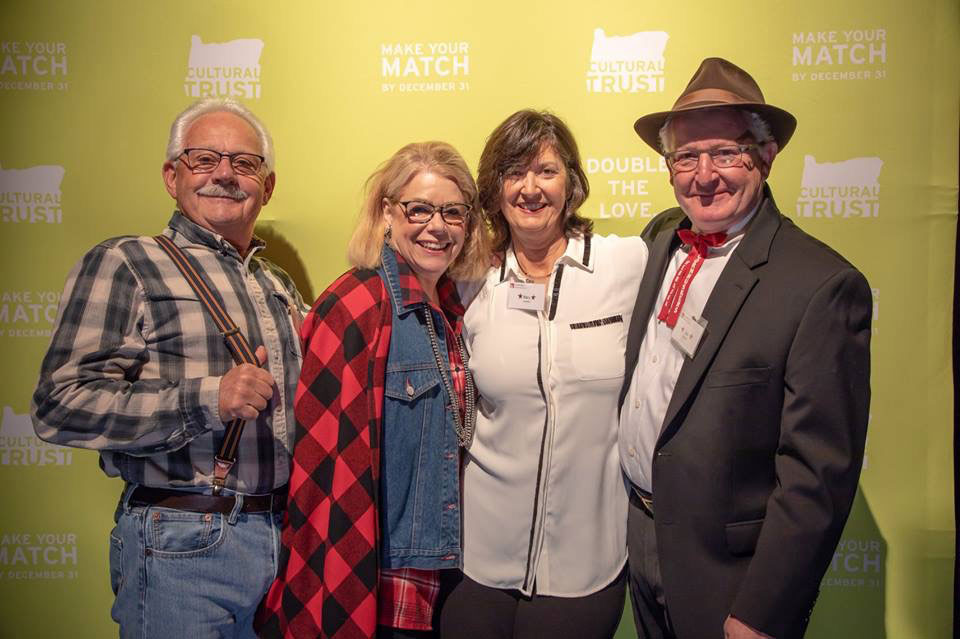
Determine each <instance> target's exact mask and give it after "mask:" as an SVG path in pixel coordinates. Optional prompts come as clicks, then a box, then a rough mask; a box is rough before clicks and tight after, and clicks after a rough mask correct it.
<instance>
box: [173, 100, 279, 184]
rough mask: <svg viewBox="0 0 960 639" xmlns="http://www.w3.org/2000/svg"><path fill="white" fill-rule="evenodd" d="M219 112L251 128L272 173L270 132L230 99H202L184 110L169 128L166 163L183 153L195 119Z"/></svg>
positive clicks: (244, 108) (248, 111)
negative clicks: (238, 119)
mask: <svg viewBox="0 0 960 639" xmlns="http://www.w3.org/2000/svg"><path fill="white" fill-rule="evenodd" d="M220 112H227V113H233V114H234V115H236V116H238V117H240V118H243V120H244V121H246V122H247V123H248V124H250V126H252V127H253V130H254V131H256V133H257V138H258V139H259V140H260V154H261V155H263V157H264V164H266V166H267V172H272V171H273V167H274V164H273V138H271V137H270V132H269V131H267V127H266V126H264V124H263V122H261V121H260V119H259V118H257V116H255V115H254V114H253V112H252V111H250V109H248V108H247V107H245V106H243V105H242V104H240V103H239V102H237V101H236V100H231V99H230V98H203V99H201V100H197V101H196V102H194V103H193V104H191V105H190V106H188V107H187V108H186V109H184V110H183V112H182V113H180V115H178V116H177V117H176V119H175V120H174V121H173V124H172V125H171V126H170V139H169V141H168V142H167V161H168V162H174V161H176V159H177V158H178V157H180V154H181V153H183V147H184V139H185V138H186V137H187V131H189V130H190V125H192V124H193V123H194V122H196V121H197V118H199V117H200V116H201V115H206V114H207V113H220Z"/></svg>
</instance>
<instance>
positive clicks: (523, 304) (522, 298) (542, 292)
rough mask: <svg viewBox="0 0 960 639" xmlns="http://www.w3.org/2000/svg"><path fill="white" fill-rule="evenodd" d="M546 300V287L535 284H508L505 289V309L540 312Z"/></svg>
mask: <svg viewBox="0 0 960 639" xmlns="http://www.w3.org/2000/svg"><path fill="white" fill-rule="evenodd" d="M546 299H547V287H546V285H544V284H537V283H535V282H510V283H509V288H508V289H507V308H517V309H520V310H522V311H542V310H543V309H544V308H545V302H546Z"/></svg>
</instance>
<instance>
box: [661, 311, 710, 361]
mask: <svg viewBox="0 0 960 639" xmlns="http://www.w3.org/2000/svg"><path fill="white" fill-rule="evenodd" d="M706 328H707V320H705V319H703V318H702V317H690V316H689V315H687V314H686V313H684V312H682V311H681V313H680V317H678V318H677V325H676V326H674V327H673V332H672V333H671V334H670V341H671V342H673V345H674V346H676V347H677V348H679V349H680V351H681V352H682V353H683V354H684V355H686V356H687V357H689V358H690V359H693V356H694V354H695V353H696V352H697V347H698V346H699V345H700V340H701V339H703V333H704V331H705V330H706Z"/></svg>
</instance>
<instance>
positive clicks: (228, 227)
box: [32, 100, 304, 638]
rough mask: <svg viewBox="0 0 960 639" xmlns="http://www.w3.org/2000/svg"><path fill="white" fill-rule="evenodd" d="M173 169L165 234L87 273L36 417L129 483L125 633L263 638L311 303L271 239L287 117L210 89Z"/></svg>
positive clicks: (65, 310)
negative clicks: (268, 231) (259, 627)
mask: <svg viewBox="0 0 960 639" xmlns="http://www.w3.org/2000/svg"><path fill="white" fill-rule="evenodd" d="M163 180H164V184H165V186H166V189H167V192H169V193H170V195H171V196H172V197H173V198H174V199H175V200H176V202H177V211H176V212H174V214H173V217H172V218H171V219H170V222H169V224H168V226H167V228H166V229H165V230H164V231H163V234H162V235H161V236H157V237H156V238H153V237H133V236H126V237H117V238H113V239H109V240H106V241H104V242H101V243H100V244H98V245H97V246H95V247H94V248H93V249H91V250H90V251H89V252H88V253H87V254H86V255H85V256H84V257H83V259H82V260H81V261H80V262H79V263H78V264H77V266H75V267H74V269H73V271H72V272H71V273H70V276H69V278H68V280H67V284H66V288H65V289H64V292H63V296H62V300H63V301H62V303H61V308H60V312H59V314H58V318H57V323H56V327H55V330H54V335H53V339H52V343H51V345H50V349H49V351H48V352H47V355H46V357H45V358H44V361H43V366H42V369H41V372H40V381H39V383H38V385H37V390H36V393H35V394H34V398H33V406H32V415H33V420H34V426H35V428H36V431H37V434H38V436H40V437H41V438H43V439H45V440H47V441H50V442H54V443H57V444H61V445H65V446H76V447H80V448H88V449H92V450H97V451H99V452H100V465H101V467H102V468H103V470H104V472H105V473H106V474H107V475H109V476H119V477H121V478H122V479H123V480H124V482H125V487H124V490H123V493H122V495H121V498H120V502H119V504H118V506H117V510H116V514H115V521H116V526H115V527H114V529H113V531H112V532H111V534H110V577H111V582H112V586H113V590H114V594H115V595H116V600H115V602H114V604H113V608H112V611H111V613H112V616H113V619H114V620H115V621H116V622H117V623H118V624H120V636H121V637H164V638H167V637H200V636H218V637H253V636H254V634H253V629H252V618H253V614H254V612H255V610H256V607H257V604H258V603H259V601H260V599H261V597H262V596H263V594H264V593H265V591H266V589H267V586H268V585H269V584H270V582H271V581H272V580H273V578H274V575H275V572H276V565H277V549H278V548H279V526H280V523H281V515H282V509H283V507H284V506H285V504H286V497H285V495H286V486H287V481H288V478H289V467H290V465H289V451H290V449H291V447H292V442H293V436H294V421H293V395H294V391H295V389H296V383H297V378H298V375H299V370H300V359H301V355H300V345H299V344H300V342H299V338H298V331H299V321H300V317H301V312H302V311H303V310H304V306H303V301H302V300H301V298H300V295H299V294H298V293H297V290H296V288H295V286H294V284H293V282H292V281H291V280H290V278H289V276H287V274H286V273H284V272H283V271H282V270H280V269H279V268H277V267H276V266H275V265H273V264H271V263H270V262H269V261H267V260H265V259H263V258H261V257H258V256H257V252H258V251H259V250H261V249H262V248H263V246H264V245H263V242H262V241H260V240H259V239H257V238H256V237H254V235H253V228H254V224H255V223H256V220H257V215H258V214H259V213H260V209H261V207H263V206H264V205H265V204H267V203H268V202H269V201H270V196H271V195H272V194H273V188H274V184H275V182H276V176H275V174H274V172H273V148H272V142H271V139H270V134H269V133H268V132H267V130H266V128H265V127H264V126H263V124H262V123H261V122H260V121H259V120H258V119H257V118H256V117H255V116H254V115H253V114H252V113H251V112H250V111H249V110H247V109H246V108H245V107H243V106H242V105H240V104H238V103H236V102H233V101H229V100H203V101H200V102H198V103H196V104H194V105H192V106H191V107H189V108H188V109H187V110H186V111H184V112H183V113H181V114H180V115H179V116H178V117H177V118H176V120H175V121H174V123H173V126H172V128H171V131H170V141H169V144H168V147H167V158H166V162H165V163H164V164H163ZM164 247H166V248H164ZM178 261H179V262H180V263H181V264H182V265H183V266H185V267H186V269H187V272H189V271H191V270H192V271H193V272H195V273H196V274H197V275H198V278H199V280H200V285H199V287H197V288H195V287H194V286H192V285H191V284H190V283H189V282H188V280H187V278H186V273H185V272H183V271H182V269H181V268H180V267H178V265H177V262H178ZM204 287H205V288H206V289H207V290H209V291H210V293H211V295H210V298H211V301H210V303H209V308H208V307H207V306H205V305H204V304H203V303H202V302H201V299H202V297H203V296H202V294H198V292H197V291H198V290H199V291H202V290H203V289H204ZM211 308H212V309H214V310H215V311H216V312H217V313H225V314H226V315H228V316H229V317H230V318H232V321H233V323H235V324H236V328H235V330H231V329H230V327H229V323H228V324H227V326H226V327H225V326H224V325H222V324H219V323H218V322H217V321H215V320H214V313H213V312H210V309H211ZM221 320H222V317H221ZM240 334H242V335H243V336H244V337H245V338H246V340H247V342H248V345H247V346H248V348H247V350H246V356H245V357H244V356H243V354H242V352H243V348H231V346H230V344H231V343H232V344H234V346H236V344H237V343H238V340H239V337H238V335H240ZM233 351H236V352H237V354H236V355H235V354H234V353H233ZM235 359H236V360H237V361H240V362H244V363H238V364H237V365H235V364H234V362H235ZM243 421H249V423H248V424H247V425H246V428H242V429H241V428H240V427H239V425H240V424H242V422H243ZM224 442H226V444H225V443H224ZM215 458H216V459H215ZM234 462H236V464H235V465H234Z"/></svg>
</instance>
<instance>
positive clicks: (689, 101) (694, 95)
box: [673, 89, 763, 111]
mask: <svg viewBox="0 0 960 639" xmlns="http://www.w3.org/2000/svg"><path fill="white" fill-rule="evenodd" d="M751 102H754V103H755V102H763V98H761V99H760V100H746V99H744V98H743V97H742V96H739V95H737V94H736V93H733V92H732V91H727V90H725V89H699V90H697V91H691V92H690V93H688V94H686V95H685V96H683V97H681V98H680V99H679V100H677V103H676V104H674V105H673V110H674V111H676V110H677V109H687V108H690V107H693V106H699V105H700V104H701V103H702V104H745V103H751Z"/></svg>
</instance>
